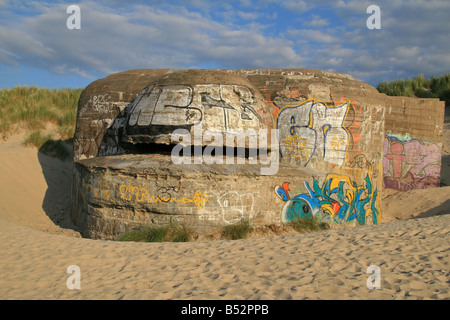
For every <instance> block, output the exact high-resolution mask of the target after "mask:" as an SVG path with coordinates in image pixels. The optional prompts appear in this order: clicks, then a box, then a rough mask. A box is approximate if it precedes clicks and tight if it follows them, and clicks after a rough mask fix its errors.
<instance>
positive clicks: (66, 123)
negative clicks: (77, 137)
mask: <svg viewBox="0 0 450 320" xmlns="http://www.w3.org/2000/svg"><path fill="white" fill-rule="evenodd" d="M82 91H83V88H77V89H70V88H62V89H48V88H38V87H36V86H31V87H28V86H16V87H14V88H12V89H1V90H0V136H1V138H2V139H6V138H8V136H9V135H11V134H12V133H15V132H19V131H24V132H25V138H24V141H23V143H24V145H27V146H34V147H36V148H38V149H39V151H41V152H43V153H45V154H47V155H50V156H54V157H58V158H60V159H66V158H67V157H68V156H69V154H70V152H69V151H68V150H67V147H66V144H67V143H70V142H71V139H72V138H73V135H74V133H75V125H76V118H77V108H78V100H79V98H80V95H81V92H82ZM49 124H50V126H49ZM49 127H50V129H49Z"/></svg>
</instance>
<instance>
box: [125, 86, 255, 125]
mask: <svg viewBox="0 0 450 320" xmlns="http://www.w3.org/2000/svg"><path fill="white" fill-rule="evenodd" d="M260 111H261V110H258V106H257V101H256V100H255V97H254V95H253V94H252V92H251V90H250V89H249V88H247V87H245V86H239V85H219V84H204V85H203V84H202V85H194V86H187V85H167V86H156V85H155V86H150V87H148V88H146V89H144V90H143V91H142V92H141V93H140V94H139V96H138V97H137V98H136V99H135V101H134V102H133V105H132V107H131V110H130V116H129V119H128V125H129V126H136V125H137V126H138V127H139V126H149V125H152V126H168V125H169V126H186V125H190V126H192V125H195V124H198V123H200V122H202V123H203V124H204V129H208V127H206V126H207V125H208V124H211V125H214V129H217V130H222V131H227V130H233V129H239V128H253V129H258V128H259V127H260V124H261V117H260V115H259V113H258V112H260Z"/></svg>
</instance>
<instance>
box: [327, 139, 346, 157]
mask: <svg viewBox="0 0 450 320" xmlns="http://www.w3.org/2000/svg"><path fill="white" fill-rule="evenodd" d="M330 145H331V147H332V148H333V152H334V153H339V146H340V145H341V146H343V145H345V141H344V140H343V139H338V137H336V136H334V137H333V139H332V140H331V142H330Z"/></svg>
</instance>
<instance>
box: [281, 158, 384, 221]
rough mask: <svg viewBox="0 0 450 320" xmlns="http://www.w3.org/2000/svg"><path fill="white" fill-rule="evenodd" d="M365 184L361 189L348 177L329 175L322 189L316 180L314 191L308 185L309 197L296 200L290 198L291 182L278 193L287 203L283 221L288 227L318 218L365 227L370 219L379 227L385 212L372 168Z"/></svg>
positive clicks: (283, 211)
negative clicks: (298, 220)
mask: <svg viewBox="0 0 450 320" xmlns="http://www.w3.org/2000/svg"><path fill="white" fill-rule="evenodd" d="M364 181H365V185H364V186H358V185H357V184H356V183H355V182H354V181H352V180H351V179H350V178H349V177H347V176H343V175H338V174H329V175H328V176H327V177H326V178H325V180H324V181H323V183H322V185H321V186H320V184H319V182H318V181H317V180H316V179H314V180H313V187H312V188H311V187H310V185H309V184H308V182H306V181H305V187H306V190H307V193H303V194H298V195H296V196H294V197H291V196H290V193H289V191H290V189H289V183H288V182H285V183H283V184H282V185H281V186H276V187H275V193H276V194H277V196H278V197H279V198H280V199H281V200H282V201H284V202H285V204H284V206H283V209H282V214H281V220H282V222H283V223H286V222H289V221H292V220H295V219H303V218H307V219H311V218H313V217H316V218H318V219H320V220H321V221H333V222H338V223H340V222H352V221H357V222H358V223H359V224H361V225H363V224H366V222H367V219H372V221H373V223H374V224H377V223H378V222H379V221H380V214H381V211H380V207H379V195H378V191H377V189H376V188H374V186H373V183H372V177H371V166H369V170H368V174H367V176H366V178H365V179H364Z"/></svg>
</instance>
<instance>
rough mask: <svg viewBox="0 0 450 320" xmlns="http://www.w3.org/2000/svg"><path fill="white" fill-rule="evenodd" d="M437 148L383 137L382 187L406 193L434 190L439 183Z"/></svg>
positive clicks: (438, 149)
mask: <svg viewBox="0 0 450 320" xmlns="http://www.w3.org/2000/svg"><path fill="white" fill-rule="evenodd" d="M440 161H441V148H440V147H439V145H437V144H434V143H426V142H423V141H421V140H418V139H405V140H403V139H400V138H398V137H395V136H393V135H386V137H385V140H384V159H383V170H384V184H385V187H386V188H391V189H397V190H401V191H407V190H410V189H423V188H429V187H437V186H439V182H440V169H441V168H440Z"/></svg>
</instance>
